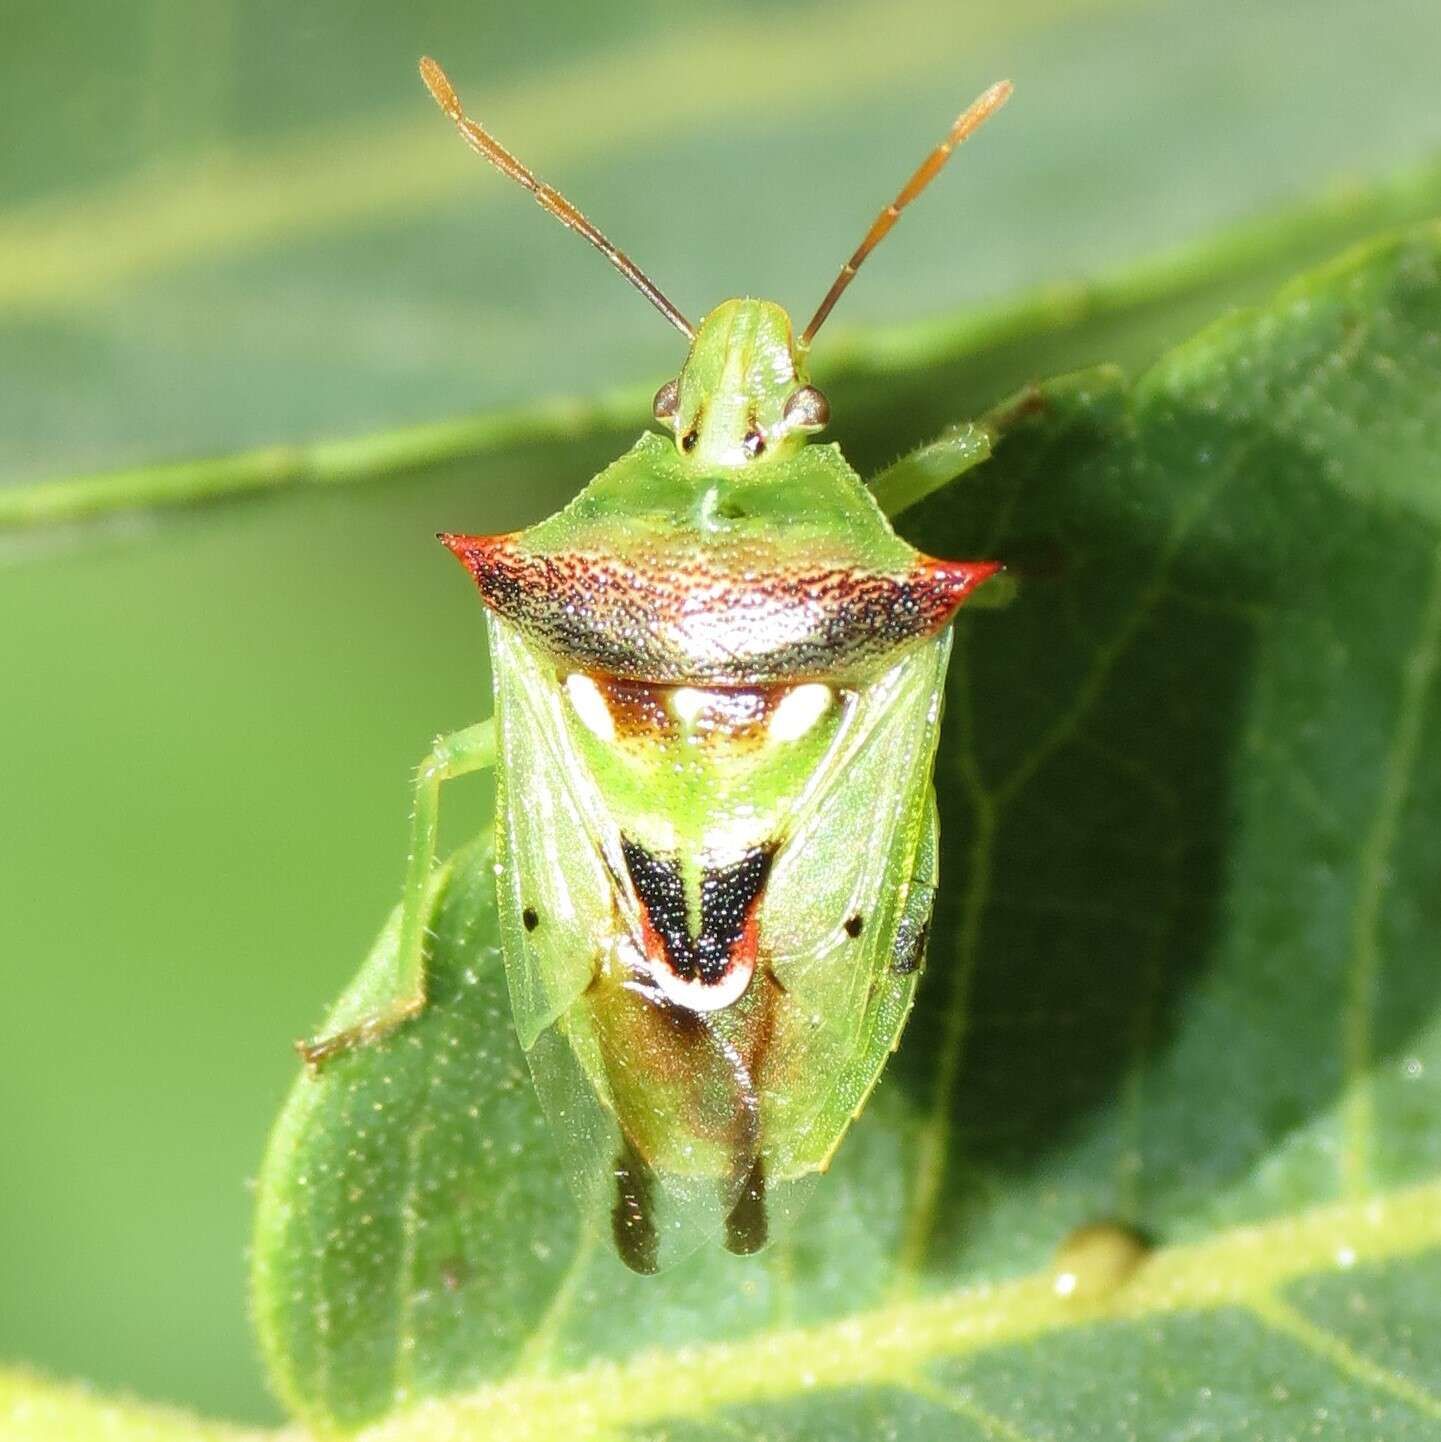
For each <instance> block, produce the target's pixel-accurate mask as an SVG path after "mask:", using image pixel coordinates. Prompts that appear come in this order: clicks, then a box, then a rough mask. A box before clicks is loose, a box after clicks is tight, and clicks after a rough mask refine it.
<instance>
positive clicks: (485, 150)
mask: <svg viewBox="0 0 1441 1442" xmlns="http://www.w3.org/2000/svg"><path fill="white" fill-rule="evenodd" d="M420 78H421V79H422V80H424V81H425V88H426V89H427V90H429V91H430V93H431V95H432V96H433V97H434V99H435V103H436V104H437V105H438V106H440V108H441V109H442V110H443V111H445V113H446V114H447V115H448V116H449V117H450V118H451V119H452V120H453V121H454V122H455V128H456V129H457V130H459V131H460V134H461V138H462V139H463V140H464V141H465V143H466V144H467V145H468V146H470V148H471V149H472V150H473V151H475V153H476V154H477V155H482V156H484V157H485V159H487V160H488V161H490V163H491V164H492V165H493V166H495V168H496V169H497V170H499V171H501V172H502V173H503V174H505V175H508V176H509V177H510V178H511V179H512V180H514V181H517V182H518V183H519V184H521V185H523V186H525V188H526V189H527V190H528V191H530V193H531V194H532V195H533V196H535V198H536V200H537V201H539V203H540V205H541V206H542V207H543V208H544V209H545V210H548V211H549V212H550V213H551V214H552V215H553V216H555V218H556V219H557V220H558V221H560V223H561V224H562V225H563V226H565V227H566V229H567V230H574V231H577V232H579V233H580V234H581V235H583V236H584V237H585V238H586V239H587V240H588V241H589V242H590V243H591V244H592V245H593V246H594V247H595V248H596V249H597V250H598V251H599V252H600V253H601V254H602V255H603V256H605V258H606V259H607V260H608V261H610V263H611V264H612V265H613V266H614V267H615V268H616V269H617V270H618V271H619V272H620V273H621V274H622V275H623V276H624V277H625V278H626V279H627V280H628V281H629V282H630V283H631V284H632V285H633V286H634V287H635V288H636V289H637V290H638V291H639V292H640V293H641V294H642V295H643V296H644V297H645V298H646V299H647V300H648V301H649V302H650V303H651V304H652V305H653V306H654V307H655V308H656V309H657V310H658V311H659V312H660V313H661V314H662V315H663V316H664V317H665V318H666V319H667V320H668V321H669V322H670V323H671V324H672V325H673V326H674V327H675V328H676V329H677V330H678V331H679V332H680V333H681V334H682V335H683V336H684V337H685V338H686V339H687V340H694V339H695V327H694V326H692V325H691V323H690V322H689V321H688V320H687V319H686V318H685V317H684V316H683V315H682V314H681V313H680V312H679V311H678V310H677V309H676V308H675V306H673V305H672V304H671V303H670V301H668V300H667V299H666V298H665V296H664V295H662V294H661V291H660V288H659V287H658V286H657V285H656V283H655V282H654V281H653V280H652V279H651V278H650V277H649V276H648V275H647V274H646V273H645V272H644V271H643V270H642V269H641V268H640V267H639V266H638V265H637V264H636V263H635V262H634V261H633V260H632V259H631V258H630V257H629V256H628V255H626V254H625V252H624V251H620V250H617V249H616V248H615V246H613V245H612V244H611V243H610V241H608V240H607V239H606V238H605V236H603V235H602V234H601V233H600V231H598V230H597V229H596V228H595V226H593V225H592V224H591V223H590V221H588V220H587V219H586V218H585V216H583V215H582V214H581V213H580V211H578V210H577V209H576V208H575V206H573V205H572V204H571V203H570V201H568V200H567V199H566V198H565V196H563V195H562V194H561V193H560V192H559V191H558V190H555V189H553V188H552V187H551V186H549V185H546V184H545V182H544V181H541V180H537V179H536V177H535V175H534V174H533V173H532V172H531V171H530V170H528V169H526V167H525V166H524V165H522V164H521V163H520V161H518V160H517V159H516V158H515V156H513V155H512V154H511V153H510V151H508V150H507V149H506V148H505V146H503V145H502V144H501V143H500V142H499V141H498V140H496V139H495V137H494V136H492V135H491V134H490V133H489V131H487V130H486V129H485V127H484V126H482V125H481V124H480V123H479V122H478V121H475V120H472V119H471V118H470V117H469V116H468V115H467V114H466V113H465V111H464V110H462V109H461V106H460V98H459V96H457V95H456V93H455V89H454V87H453V86H452V85H451V83H450V81H449V79H448V78H447V77H446V74H445V71H444V70H442V69H441V68H440V66H439V65H437V64H436V63H435V61H434V60H432V59H431V58H430V56H428V55H427V56H425V57H424V58H423V59H422V60H421V62H420Z"/></svg>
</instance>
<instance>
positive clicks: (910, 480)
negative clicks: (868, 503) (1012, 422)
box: [871, 421, 996, 519]
mask: <svg viewBox="0 0 1441 1442" xmlns="http://www.w3.org/2000/svg"><path fill="white" fill-rule="evenodd" d="M995 440H996V432H995V430H994V428H992V427H991V426H989V425H983V424H980V423H978V422H976V421H967V422H966V423H965V424H964V425H959V426H952V427H950V428H949V429H948V430H946V431H943V432H942V433H941V434H940V435H939V436H937V437H936V439H935V440H933V441H927V442H926V444H925V445H923V446H917V447H916V449H915V450H913V451H912V452H911V453H910V454H909V455H905V456H902V457H901V458H900V460H898V461H895V462H893V463H892V464H891V465H889V466H887V467H886V468H885V470H883V471H881V472H880V473H879V474H878V475H877V476H876V477H875V478H874V479H873V480H872V481H871V494H872V495H873V496H874V497H875V498H876V501H877V503H878V504H879V506H880V508H881V510H883V511H884V512H885V513H886V515H888V516H890V517H891V518H892V519H894V518H895V517H896V516H898V515H900V513H901V512H902V511H904V510H906V509H907V508H908V507H910V506H914V505H915V504H916V502H917V501H922V500H924V499H925V498H926V497H927V496H929V495H930V494H931V493H932V492H933V491H938V490H940V489H941V487H942V486H946V485H949V484H950V483H951V482H952V481H953V480H955V479H956V477H957V476H960V475H963V474H964V473H965V472H966V471H968V470H970V469H971V467H972V466H978V465H980V463H981V462H982V461H984V460H988V459H989V458H990V454H991V447H992V446H993V445H994V444H995Z"/></svg>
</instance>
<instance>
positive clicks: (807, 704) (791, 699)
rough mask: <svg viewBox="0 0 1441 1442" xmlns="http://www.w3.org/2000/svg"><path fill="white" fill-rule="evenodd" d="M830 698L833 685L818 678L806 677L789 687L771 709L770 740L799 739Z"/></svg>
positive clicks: (820, 715)
mask: <svg viewBox="0 0 1441 1442" xmlns="http://www.w3.org/2000/svg"><path fill="white" fill-rule="evenodd" d="M831 699H832V697H831V688H830V687H829V686H826V685H823V684H822V683H821V682H819V681H807V682H806V683H805V684H804V685H802V686H796V687H793V688H792V689H791V690H789V691H787V692H786V694H785V695H784V696H782V697H781V699H780V700H779V701H778V702H777V703H776V709H775V710H774V711H772V712H771V720H770V727H769V730H770V737H771V740H772V741H799V740H800V738H801V737H802V736H804V735H805V734H806V732H807V731H809V730H810V729H811V727H813V726H814V725H815V724H816V722H817V721H819V720H820V719H821V717H822V716H824V715H825V714H826V711H827V710H828V709H829V708H830V704H831Z"/></svg>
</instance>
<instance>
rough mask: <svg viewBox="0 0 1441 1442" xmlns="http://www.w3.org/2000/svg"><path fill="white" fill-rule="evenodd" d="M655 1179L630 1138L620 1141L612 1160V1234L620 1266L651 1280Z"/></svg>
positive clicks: (654, 1263)
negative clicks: (619, 1147)
mask: <svg viewBox="0 0 1441 1442" xmlns="http://www.w3.org/2000/svg"><path fill="white" fill-rule="evenodd" d="M654 1186H655V1177H654V1175H653V1174H652V1172H651V1169H650V1167H649V1166H648V1165H647V1164H646V1161H645V1158H644V1157H642V1156H641V1154H640V1153H639V1152H638V1151H637V1150H636V1149H635V1146H634V1144H633V1143H632V1142H631V1140H630V1138H629V1137H625V1138H623V1140H622V1141H621V1149H620V1155H619V1156H618V1157H617V1158H616V1159H615V1206H614V1207H612V1208H611V1213H610V1221H611V1233H612V1235H613V1236H614V1238H615V1249H616V1252H617V1253H618V1254H619V1256H620V1259H621V1261H622V1262H624V1263H625V1264H626V1266H627V1267H629V1268H630V1269H631V1271H632V1272H639V1273H640V1274H641V1275H642V1276H646V1277H648V1276H650V1275H651V1274H652V1273H654V1272H656V1271H657V1270H658V1262H657V1257H656V1251H657V1246H658V1239H657V1237H656V1229H655V1201H654V1198H653V1196H652V1189H653V1188H654Z"/></svg>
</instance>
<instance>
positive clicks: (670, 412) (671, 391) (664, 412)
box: [650, 381, 680, 421]
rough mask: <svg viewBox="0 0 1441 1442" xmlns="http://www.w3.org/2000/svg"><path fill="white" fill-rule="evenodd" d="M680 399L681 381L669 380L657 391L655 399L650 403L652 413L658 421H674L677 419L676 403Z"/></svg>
mask: <svg viewBox="0 0 1441 1442" xmlns="http://www.w3.org/2000/svg"><path fill="white" fill-rule="evenodd" d="M679 399H680V383H679V382H678V381H667V382H666V383H665V384H664V385H663V386H662V387H661V388H660V389H659V390H658V391H657V392H656V393H655V399H654V400H653V401H652V402H651V403H650V408H651V413H652V414H653V415H654V416H655V418H656V420H658V421H673V420H674V419H675V408H676V404H677V402H678V401H679Z"/></svg>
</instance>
